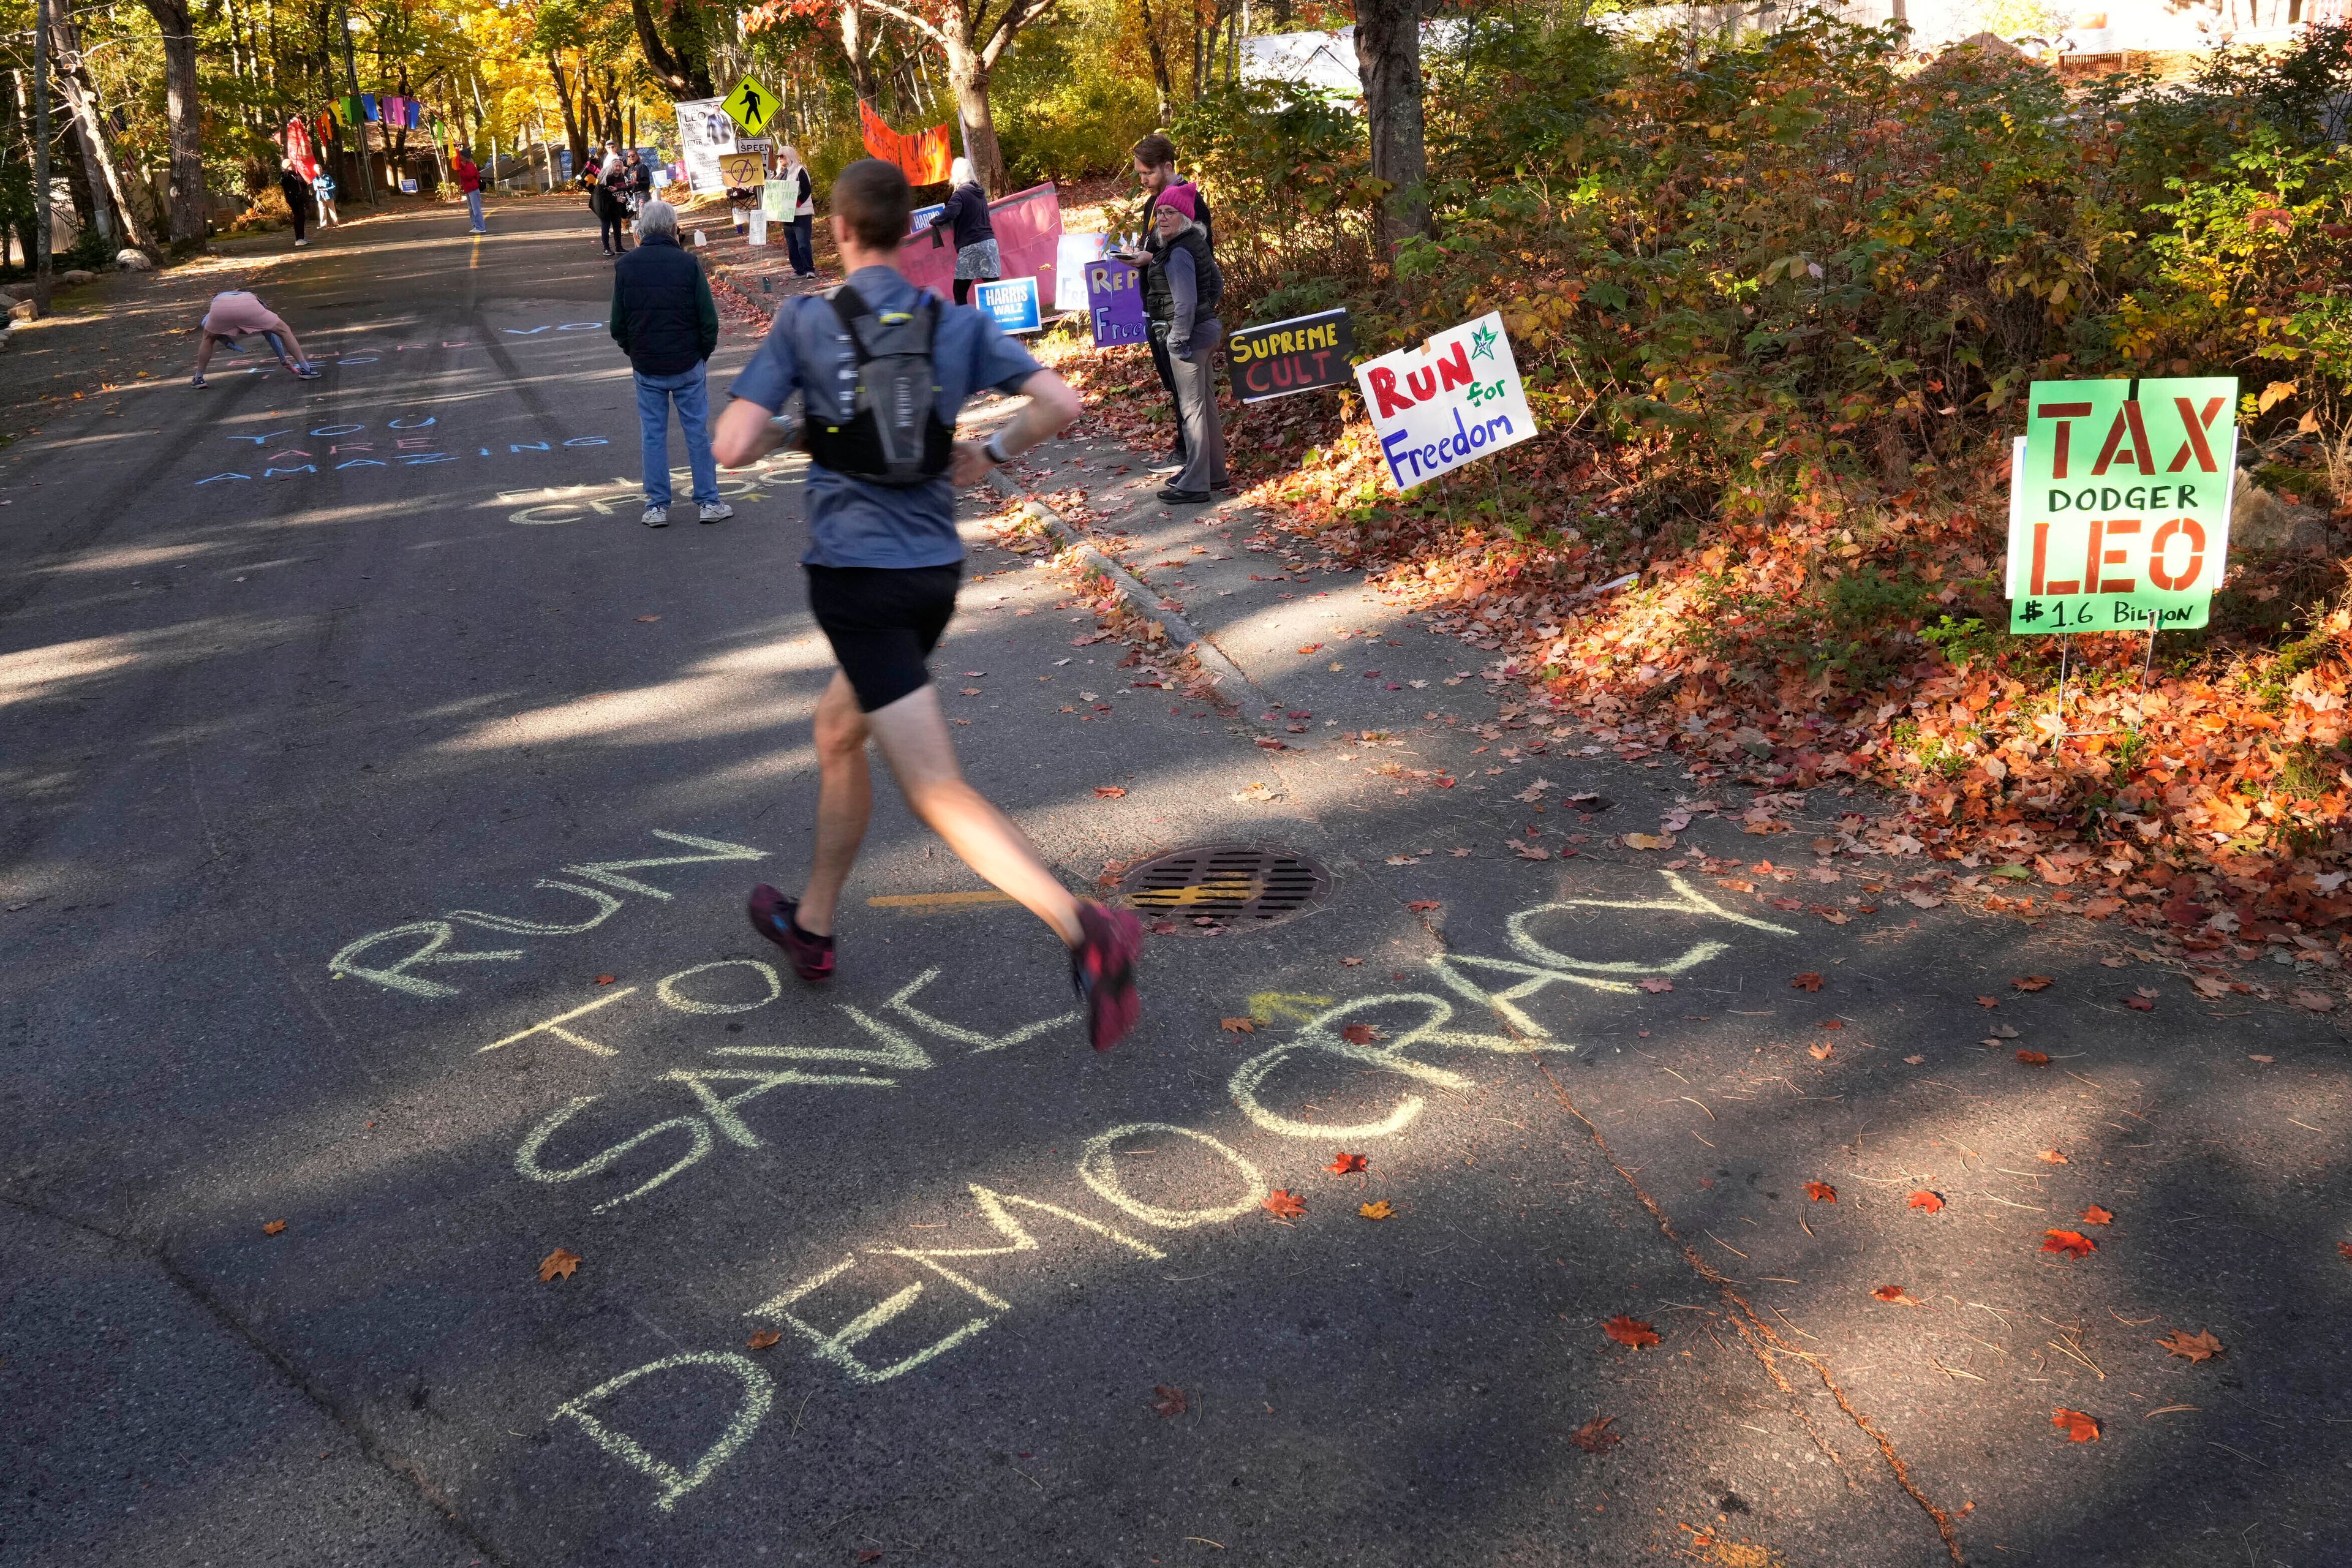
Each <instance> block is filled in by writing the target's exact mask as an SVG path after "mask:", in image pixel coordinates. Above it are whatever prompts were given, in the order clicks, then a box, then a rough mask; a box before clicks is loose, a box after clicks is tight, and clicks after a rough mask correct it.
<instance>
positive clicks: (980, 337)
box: [729, 267, 1038, 568]
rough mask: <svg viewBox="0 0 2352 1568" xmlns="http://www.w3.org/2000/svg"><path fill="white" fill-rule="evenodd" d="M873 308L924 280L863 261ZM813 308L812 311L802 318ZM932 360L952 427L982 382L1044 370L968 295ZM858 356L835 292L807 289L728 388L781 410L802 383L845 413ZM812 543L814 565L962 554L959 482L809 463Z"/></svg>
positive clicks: (944, 309) (823, 410)
mask: <svg viewBox="0 0 2352 1568" xmlns="http://www.w3.org/2000/svg"><path fill="white" fill-rule="evenodd" d="M849 283H850V287H852V288H854V289H856V290H857V294H858V298H860V299H862V300H865V301H866V305H867V307H868V308H869V309H872V310H912V309H913V308H914V306H915V302H916V301H917V300H919V299H920V298H922V290H920V289H917V288H916V287H915V286H914V285H913V284H912V283H909V282H908V281H907V279H905V277H903V276H902V275H901V274H900V273H899V272H898V270H897V269H896V268H889V267H861V268H858V269H857V270H856V272H853V273H851V274H850V276H849ZM801 316H806V317H807V320H805V321H802V320H799V319H797V318H799V317H801ZM803 343H807V344H814V345H819V352H821V353H823V354H824V363H818V364H803V363H802V362H801V352H800V351H801V345H803ZM931 369H932V372H933V374H936V375H937V376H938V377H939V387H940V399H939V412H940V422H941V423H942V424H944V425H947V426H950V428H952V427H953V426H954V425H955V420H956V415H957V413H958V412H959V411H961V409H962V407H963V405H964V400H965V399H966V398H968V397H970V396H971V395H972V394H973V393H975V392H977V391H979V390H980V389H981V388H982V387H984V386H992V387H995V388H996V389H997V390H998V391H1000V392H1017V391H1019V390H1020V388H1021V385H1022V384H1023V383H1024V382H1025V381H1027V380H1028V379H1029V378H1030V377H1031V376H1033V375H1034V374H1037V370H1038V365H1037V362H1036V361H1035V360H1034V359H1032V358H1030V357H1029V351H1028V350H1027V349H1025V348H1024V347H1022V345H1021V344H1020V343H1019V342H1016V341H1014V340H1013V339H1012V338H1009V337H1006V336H1005V335H1004V331H1003V329H1002V328H1000V327H999V326H997V324H996V323H995V322H994V321H991V320H989V319H988V318H987V317H986V316H984V315H982V313H981V312H980V311H978V310H973V309H971V307H970V306H965V305H947V304H942V305H941V306H940V317H939V326H938V328H937V330H936V331H934V332H933V334H932V337H931ZM856 374H857V356H856V353H855V352H854V350H853V349H852V347H851V345H850V342H849V334H848V333H846V332H845V331H842V330H841V321H840V319H839V318H838V317H836V316H835V314H834V311H833V304H832V301H830V300H825V299H824V298H822V297H821V296H817V295H803V296H802V297H801V298H799V299H797V300H788V301H786V302H785V305H784V308H783V309H782V310H778V311H777V312H776V319H775V321H774V322H773V323H772V325H771V326H770V327H769V328H768V336H767V340H766V341H765V342H762V343H761V345H760V350H759V352H758V353H755V354H753V355H752V356H751V363H749V364H747V365H745V366H744V367H743V369H742V373H741V374H739V375H737V376H736V378H735V384H734V385H733V386H732V387H730V389H729V390H730V392H732V393H733V394H734V395H735V396H737V397H740V398H744V399H746V400H748V401H750V402H752V403H756V404H758V405H760V406H761V407H762V408H764V409H766V410H767V411H768V412H769V413H771V414H775V413H779V412H781V411H782V408H783V406H784V403H785V400H786V399H788V398H789V397H791V396H792V395H793V390H794V389H795V388H797V389H799V390H800V391H801V392H803V394H805V395H807V398H808V404H809V415H810V416H811V417H825V416H830V417H831V418H832V419H834V420H835V421H839V420H842V419H845V417H846V416H847V414H848V409H847V407H846V405H847V403H848V402H849V401H850V400H851V399H852V398H854V397H855V396H856ZM808 498H809V501H808V511H809V547H808V551H807V553H805V554H803V556H802V557H801V560H802V562H803V563H804V564H806V565H810V566H890V567H902V568H904V567H915V566H951V565H953V564H955V563H957V562H959V561H961V560H962V559H963V541H962V540H961V539H960V538H959V537H957V535H956V524H955V487H954V486H952V485H950V484H949V483H948V481H947V478H946V476H945V475H942V476H940V478H939V479H932V480H930V481H929V482H928V483H925V484H920V485H910V486H908V488H907V489H889V488H887V487H886V486H882V485H870V484H866V483H865V482H864V481H862V480H858V479H845V478H843V477H842V476H841V475H839V474H836V473H835V472H833V471H832V470H831V469H830V468H820V467H818V466H817V465H816V464H814V463H812V464H810V465H809V479H808Z"/></svg>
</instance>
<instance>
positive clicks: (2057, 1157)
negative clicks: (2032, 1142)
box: [2034, 1149, 2069, 1165]
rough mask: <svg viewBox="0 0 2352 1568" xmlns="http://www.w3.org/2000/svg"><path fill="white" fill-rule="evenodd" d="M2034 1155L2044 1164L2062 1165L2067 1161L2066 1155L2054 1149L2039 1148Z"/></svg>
mask: <svg viewBox="0 0 2352 1568" xmlns="http://www.w3.org/2000/svg"><path fill="white" fill-rule="evenodd" d="M2034 1157H2035V1158H2036V1159H2038V1160H2040V1161H2041V1162H2042V1163H2043V1164H2045V1165H2063V1164H2066V1163H2069V1162H2068V1161H2067V1158H2066V1156H2065V1155H2063V1154H2061V1153H2060V1152H2058V1151H2057V1150H2055V1149H2043V1150H2040V1151H2038V1152H2036V1153H2035V1156H2034Z"/></svg>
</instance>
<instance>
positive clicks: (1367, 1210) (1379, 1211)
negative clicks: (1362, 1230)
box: [1356, 1198, 1396, 1219]
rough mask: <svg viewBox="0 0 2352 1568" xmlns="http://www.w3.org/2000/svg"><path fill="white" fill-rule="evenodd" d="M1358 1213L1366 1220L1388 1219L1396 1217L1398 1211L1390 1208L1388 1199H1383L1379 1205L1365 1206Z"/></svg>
mask: <svg viewBox="0 0 2352 1568" xmlns="http://www.w3.org/2000/svg"><path fill="white" fill-rule="evenodd" d="M1356 1212H1357V1213H1358V1214H1360V1215H1363V1216H1364V1217H1365V1218H1366V1219H1387V1218H1389V1217H1390V1216H1391V1215H1394V1214H1395V1213H1396V1210H1394V1209H1392V1208H1391V1207H1390V1206H1389V1201H1388V1199H1386V1198H1382V1199H1381V1200H1380V1201H1379V1202H1378V1203H1370V1204H1365V1205H1362V1206H1361V1207H1360V1208H1358V1209H1357V1210H1356Z"/></svg>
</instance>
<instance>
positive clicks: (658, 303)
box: [611, 201, 735, 528]
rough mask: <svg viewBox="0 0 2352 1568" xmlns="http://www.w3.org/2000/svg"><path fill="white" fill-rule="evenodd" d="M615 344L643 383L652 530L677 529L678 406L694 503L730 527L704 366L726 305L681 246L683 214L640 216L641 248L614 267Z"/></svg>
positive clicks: (659, 209) (670, 210)
mask: <svg viewBox="0 0 2352 1568" xmlns="http://www.w3.org/2000/svg"><path fill="white" fill-rule="evenodd" d="M611 330H612V333H613V341H614V342H616V343H619V344H620V345H621V350H622V352H623V353H626V354H627V355H628V356H629V371H630V374H631V375H632V376H633V377H634V379H635V382H636V384H637V425H638V428H639V431H640V434H641V435H642V437H643V439H644V448H643V449H644V457H645V466H646V510H645V514H644V515H643V516H642V517H641V518H639V519H638V521H641V522H643V523H644V524H645V525H646V527H647V528H667V527H668V526H669V503H670V488H669V409H670V405H671V404H673V403H675V404H677V425H678V428H679V429H681V430H683V431H685V432H686V463H687V467H688V468H689V469H690V470H692V472H693V474H694V501H695V505H696V507H697V508H698V513H699V515H700V517H701V519H702V521H705V522H724V521H727V520H728V519H729V518H730V517H733V516H734V515H735V509H734V508H733V507H731V506H729V505H728V504H727V503H726V502H725V501H723V500H719V466H718V464H717V463H716V462H714V461H713V460H712V459H711V456H710V392H709V372H708V371H707V370H706V368H705V365H704V362H705V361H707V360H709V358H710V353H711V351H712V350H713V349H716V348H717V347H718V346H719V306H718V304H717V303H716V302H715V301H714V300H712V299H711V298H710V279H708V278H706V277H704V276H703V272H702V264H701V263H700V262H698V261H697V260H696V259H695V258H693V257H691V256H688V254H687V253H686V252H685V251H684V250H682V249H680V248H679V247H678V243H677V208H676V207H674V206H672V205H669V204H668V203H667V202H661V201H649V202H647V203H646V205H645V210H644V211H643V212H641V213H639V214H638V215H637V247H636V248H635V250H632V251H630V252H629V253H628V254H627V255H626V256H624V257H623V258H621V260H620V263H619V265H617V266H615V267H614V268H613V319H612V321H611Z"/></svg>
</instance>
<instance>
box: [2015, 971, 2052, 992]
mask: <svg viewBox="0 0 2352 1568" xmlns="http://www.w3.org/2000/svg"><path fill="white" fill-rule="evenodd" d="M2010 984H2011V985H2014V986H2016V987H2017V988H2018V989H2019V990H2020V991H2047V990H2049V989H2050V976H2048V975H2046V974H2021V975H2019V976H2018V977H2017V978H2016V979H2014V980H2012V981H2011V982H2010Z"/></svg>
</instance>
